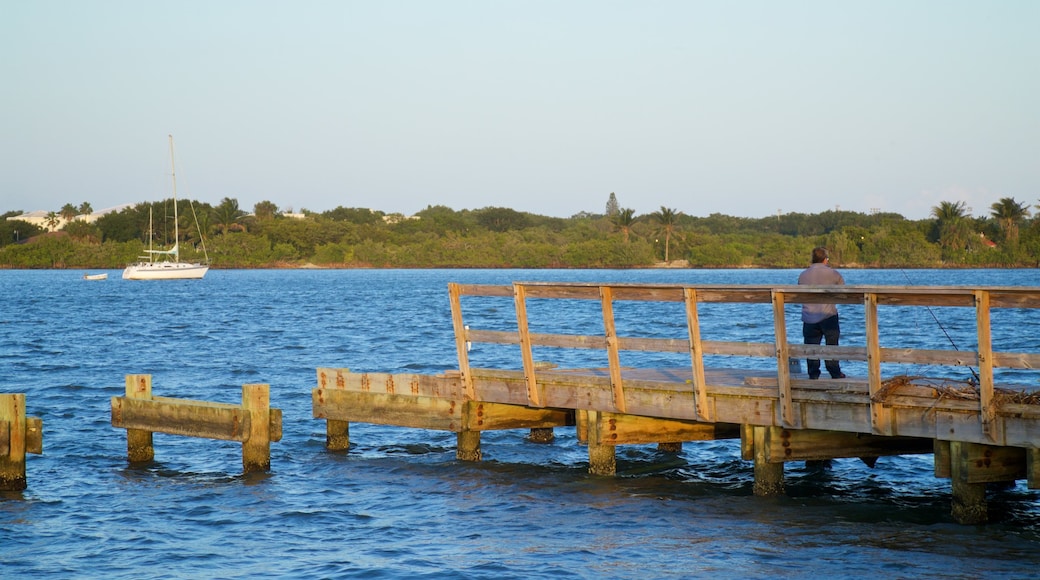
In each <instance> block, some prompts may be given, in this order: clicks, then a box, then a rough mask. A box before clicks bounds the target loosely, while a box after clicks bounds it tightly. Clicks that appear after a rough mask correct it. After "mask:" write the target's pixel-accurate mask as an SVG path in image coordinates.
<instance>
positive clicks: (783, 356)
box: [770, 289, 794, 427]
mask: <svg viewBox="0 0 1040 580" xmlns="http://www.w3.org/2000/svg"><path fill="white" fill-rule="evenodd" d="M770 296H771V298H772V302H773V329H774V331H775V332H774V334H775V335H776V339H775V340H776V345H775V346H776V367H777V377H776V384H777V387H778V390H779V397H780V424H781V425H783V426H784V427H793V426H794V401H793V400H792V398H791V373H790V367H789V366H788V365H789V364H790V362H789V359H788V356H789V354H790V350H789V349H788V347H787V319H786V317H785V315H784V293H783V292H782V291H780V290H775V289H774V290H771V291H770Z"/></svg>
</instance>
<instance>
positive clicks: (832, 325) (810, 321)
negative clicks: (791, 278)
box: [798, 248, 845, 379]
mask: <svg viewBox="0 0 1040 580" xmlns="http://www.w3.org/2000/svg"><path fill="white" fill-rule="evenodd" d="M798 283H799V284H805V285H813V286H818V285H840V284H845V279H844V278H842V277H841V274H839V273H838V271H837V270H835V269H833V268H831V267H830V257H829V256H828V255H827V248H813V251H812V265H810V266H809V267H808V268H806V269H805V271H804V272H802V273H801V274H800V275H799V276H798ZM802 336H803V337H804V338H805V344H820V340H821V339H826V341H827V344H829V345H837V344H838V337H839V336H841V329H840V327H839V325H838V307H837V306H836V305H834V304H802ZM805 363H806V366H808V371H809V378H810V379H818V378H820V359H818V358H810V359H806V360H805ZM826 366H827V372H828V373H830V374H831V378H832V379H844V378H845V373H843V372H841V365H839V364H838V361H836V360H828V361H826Z"/></svg>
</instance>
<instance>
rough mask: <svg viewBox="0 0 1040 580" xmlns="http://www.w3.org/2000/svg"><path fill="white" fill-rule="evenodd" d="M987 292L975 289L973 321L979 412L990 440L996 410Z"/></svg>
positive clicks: (992, 434) (993, 437)
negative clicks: (975, 340)
mask: <svg viewBox="0 0 1040 580" xmlns="http://www.w3.org/2000/svg"><path fill="white" fill-rule="evenodd" d="M989 314H990V313H989V292H987V291H986V290H976V291H975V321H976V324H975V325H976V327H977V331H978V345H979V353H978V355H979V413H980V419H981V420H982V432H983V433H984V434H985V435H986V437H987V438H989V439H990V440H994V441H995V439H996V433H994V432H993V428H994V422H995V420H996V418H997V410H996V407H995V405H994V402H993V335H992V334H991V332H990V318H989Z"/></svg>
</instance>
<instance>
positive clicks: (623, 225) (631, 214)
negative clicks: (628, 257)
mask: <svg viewBox="0 0 1040 580" xmlns="http://www.w3.org/2000/svg"><path fill="white" fill-rule="evenodd" d="M635 214H636V210H634V209H631V208H627V207H626V208H624V209H621V210H618V211H617V213H615V214H614V215H613V216H611V218H610V223H612V224H614V228H615V229H616V230H617V231H619V232H621V233H622V234H624V236H625V242H626V243H627V242H628V234H629V233H630V232H631V231H632V224H633V223H635V221H636V220H635Z"/></svg>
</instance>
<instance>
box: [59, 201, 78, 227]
mask: <svg viewBox="0 0 1040 580" xmlns="http://www.w3.org/2000/svg"><path fill="white" fill-rule="evenodd" d="M58 215H60V216H61V219H63V220H65V223H69V222H71V221H72V218H74V217H76V216H77V215H79V210H77V209H76V206H74V205H72V204H71V203H66V204H65V205H63V206H61V211H59V212H58Z"/></svg>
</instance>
